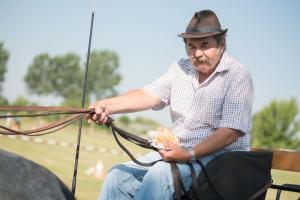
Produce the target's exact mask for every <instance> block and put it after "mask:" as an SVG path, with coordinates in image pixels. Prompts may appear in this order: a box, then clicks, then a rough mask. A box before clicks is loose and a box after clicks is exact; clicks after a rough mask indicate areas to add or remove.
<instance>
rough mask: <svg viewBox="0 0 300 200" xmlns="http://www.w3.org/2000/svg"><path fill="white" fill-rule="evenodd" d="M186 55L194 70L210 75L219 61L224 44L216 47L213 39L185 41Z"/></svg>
mask: <svg viewBox="0 0 300 200" xmlns="http://www.w3.org/2000/svg"><path fill="white" fill-rule="evenodd" d="M186 49H187V55H188V57H189V58H190V62H191V63H192V65H193V66H194V68H195V69H196V70H198V71H199V72H201V73H203V74H211V73H212V72H213V71H214V69H215V68H216V65H217V63H218V62H219V60H220V59H221V55H222V52H223V49H224V42H221V43H220V45H219V46H218V44H217V41H216V40H215V39H214V38H213V37H206V38H195V39H187V40H186Z"/></svg>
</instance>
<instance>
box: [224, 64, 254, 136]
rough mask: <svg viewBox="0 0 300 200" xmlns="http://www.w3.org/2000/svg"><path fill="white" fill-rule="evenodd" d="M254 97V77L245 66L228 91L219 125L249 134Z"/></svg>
mask: <svg viewBox="0 0 300 200" xmlns="http://www.w3.org/2000/svg"><path fill="white" fill-rule="evenodd" d="M253 99H254V96H253V83H252V78H251V75H250V72H249V71H248V70H247V69H246V68H243V69H241V71H239V72H238V74H237V75H236V76H235V78H234V79H233V81H232V83H230V86H229V88H228V91H227V92H226V95H225V101H224V105H223V112H222V120H221V123H220V126H219V127H223V128H232V129H236V130H239V131H241V132H243V133H246V134H248V133H249V132H250V129H251V122H252V118H251V113H252V104H253Z"/></svg>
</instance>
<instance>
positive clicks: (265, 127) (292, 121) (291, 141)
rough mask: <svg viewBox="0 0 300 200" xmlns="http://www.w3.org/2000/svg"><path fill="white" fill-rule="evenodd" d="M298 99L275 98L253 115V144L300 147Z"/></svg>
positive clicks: (257, 145)
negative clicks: (279, 99) (299, 136)
mask: <svg viewBox="0 0 300 200" xmlns="http://www.w3.org/2000/svg"><path fill="white" fill-rule="evenodd" d="M298 114H299V111H298V105H297V101H296V99H294V98H292V99H290V100H281V101H277V100H273V101H271V103H270V104H269V105H268V106H266V107H265V108H263V109H262V110H261V111H260V112H258V113H256V114H255V115H254V116H253V128H252V138H253V140H252V146H255V147H267V148H288V149H296V150H299V149H300V140H299V138H298V134H299V131H300V120H299V117H298Z"/></svg>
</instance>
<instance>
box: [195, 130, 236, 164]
mask: <svg viewBox="0 0 300 200" xmlns="http://www.w3.org/2000/svg"><path fill="white" fill-rule="evenodd" d="M240 134H241V133H240V132H239V131H237V130H235V129H230V128H219V129H217V130H216V131H215V132H214V133H213V134H212V135H210V136H209V137H208V138H207V139H206V140H204V141H203V142H201V143H199V144H197V145H196V147H195V148H194V151H195V155H196V157H197V158H201V157H203V156H206V155H209V154H212V153H215V152H217V151H219V150H221V149H223V148H225V147H226V146H228V145H230V144H232V143H233V142H235V141H236V140H237V139H238V138H239V137H240Z"/></svg>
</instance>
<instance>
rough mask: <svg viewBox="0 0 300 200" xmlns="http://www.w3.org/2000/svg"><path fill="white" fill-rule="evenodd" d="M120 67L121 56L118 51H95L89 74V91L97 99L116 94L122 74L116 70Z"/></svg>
mask: <svg viewBox="0 0 300 200" xmlns="http://www.w3.org/2000/svg"><path fill="white" fill-rule="evenodd" d="M118 67H119V58H118V55H117V54H116V53H114V52H112V51H93V52H92V53H91V60H90V70H89V74H88V93H89V94H93V95H95V97H96V98H97V99H102V98H105V97H111V96H114V95H116V94H117V92H116V90H115V86H116V85H118V84H119V82H120V80H121V76H120V74H118V73H117V72H116V70H117V68H118Z"/></svg>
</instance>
